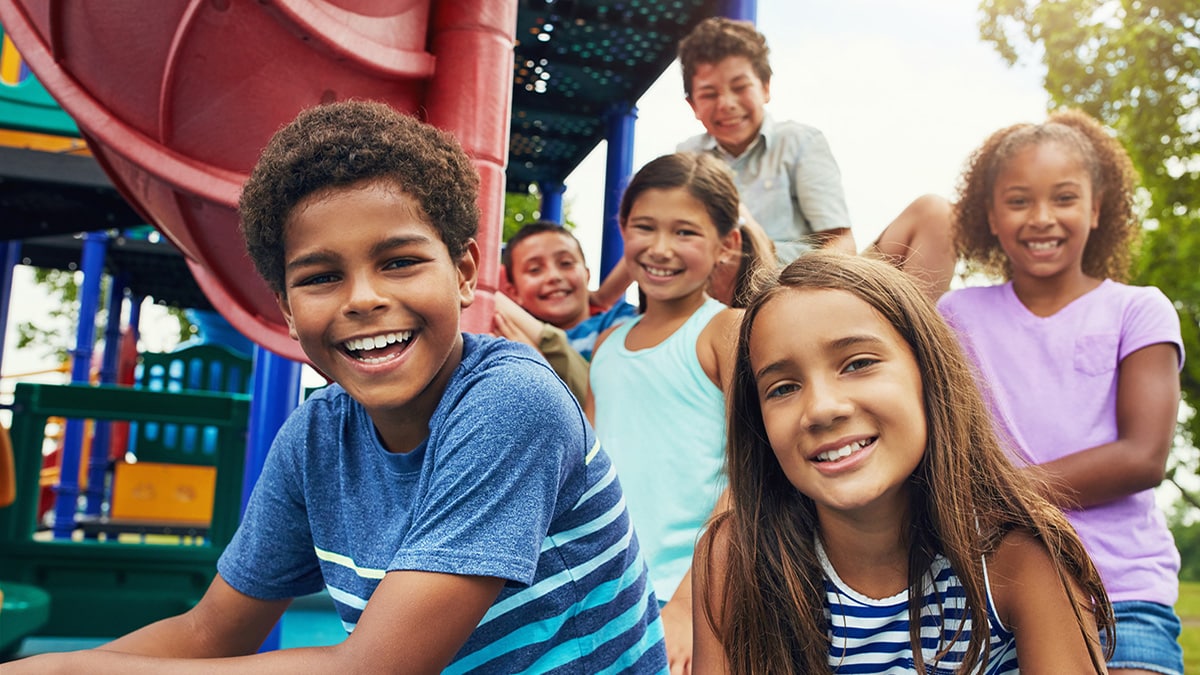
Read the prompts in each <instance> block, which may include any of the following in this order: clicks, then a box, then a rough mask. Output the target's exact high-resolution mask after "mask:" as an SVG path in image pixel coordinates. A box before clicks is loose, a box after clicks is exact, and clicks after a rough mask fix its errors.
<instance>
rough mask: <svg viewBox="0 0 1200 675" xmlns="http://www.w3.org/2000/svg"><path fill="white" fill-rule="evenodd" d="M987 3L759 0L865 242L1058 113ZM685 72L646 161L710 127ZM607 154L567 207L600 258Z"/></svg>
mask: <svg viewBox="0 0 1200 675" xmlns="http://www.w3.org/2000/svg"><path fill="white" fill-rule="evenodd" d="M977 5H978V2H977V1H976V0H906V1H905V2H902V3H900V2H891V1H890V0H804V1H803V2H796V1H795V0H759V3H758V25H759V28H760V30H761V31H762V32H763V33H764V34H765V35H766V37H767V45H768V46H769V47H770V49H771V54H770V58H771V67H772V69H773V70H774V76H773V77H772V80H771V102H770V103H769V104H768V105H767V109H768V111H769V112H770V113H771V114H772V115H773V116H774V117H775V118H776V119H794V120H796V121H799V122H803V123H806V124H810V125H812V126H815V127H817V128H818V129H820V130H821V131H822V132H824V134H825V136H826V138H827V139H828V141H829V144H830V147H831V148H832V150H833V155H834V157H835V158H836V159H837V161H838V164H839V165H840V167H841V171H842V182H843V185H844V187H845V191H846V201H847V205H848V207H849V210H850V218H851V222H852V224H853V230H854V235H855V240H856V242H857V243H858V246H859V248H860V249H862V248H863V247H865V246H866V245H867V244H868V243H870V242H871V241H873V240H874V239H875V238H876V237H877V236H878V235H879V233H880V232H881V231H882V230H883V228H884V227H885V226H886V225H887V223H888V222H890V220H891V219H892V218H893V217H895V216H896V215H897V214H898V213H899V212H900V211H901V210H902V209H903V208H904V206H905V205H907V204H908V203H909V202H910V201H912V200H913V199H915V198H916V197H918V196H920V195H921V194H924V193H930V192H932V193H935V194H941V195H944V196H946V197H952V196H953V195H954V189H955V181H956V179H957V176H958V173H959V170H960V169H961V168H962V165H963V162H964V161H965V160H966V158H967V155H968V154H969V153H970V152H971V151H972V150H973V149H974V148H975V147H976V146H977V145H978V144H979V143H980V142H982V141H983V139H984V138H985V137H986V136H987V135H988V134H990V133H991V132H992V131H994V130H996V129H998V128H1000V127H1003V126H1007V125H1009V124H1013V123H1016V122H1021V121H1038V120H1039V119H1041V118H1042V117H1044V115H1045V110H1046V105H1047V100H1048V99H1047V96H1046V94H1045V92H1044V90H1043V89H1042V86H1041V82H1042V72H1041V71H1040V70H1039V69H1035V68H1030V67H1017V68H1009V67H1008V66H1007V64H1005V63H1004V62H1003V61H1002V60H1001V59H1000V57H999V56H998V55H997V54H996V52H995V50H994V49H993V48H992V47H990V46H988V45H984V44H983V43H982V42H981V41H980V39H979V30H978V27H977V24H978V15H979V13H978V10H977ZM680 78H681V75H680V71H679V66H678V63H676V64H673V65H672V66H671V68H669V69H668V70H667V71H666V72H665V73H664V74H663V76H662V77H661V78H660V79H659V81H658V82H657V83H656V84H655V85H654V86H653V87H652V88H651V89H650V90H649V91H648V92H647V94H646V95H645V96H644V97H643V98H642V100H641V101H639V104H638V124H637V131H636V133H635V137H634V138H635V149H634V167H633V168H634V171H636V170H637V168H638V167H640V166H641V165H643V164H645V163H646V162H648V161H650V160H651V159H654V158H655V157H657V156H659V155H661V154H666V153H670V152H674V150H675V146H676V144H677V143H679V142H680V141H681V140H683V139H684V138H685V137H687V136H690V135H692V134H697V133H701V132H703V131H704V129H703V127H702V126H701V125H700V122H698V121H697V120H696V119H695V117H694V116H693V115H692V112H691V108H689V107H688V105H687V102H686V101H685V100H684V98H683V84H682V80H681V79H680ZM605 152H606V145H605V144H604V143H601V144H600V146H599V147H598V148H597V149H596V151H595V152H593V153H592V154H591V155H589V157H588V158H587V159H586V160H585V161H584V162H583V163H582V164H581V165H580V167H579V168H578V169H577V170H576V171H575V172H574V173H573V174H572V175H571V176H570V177H569V178H568V179H567V181H566V182H567V191H566V195H565V200H566V205H567V206H566V208H567V212H568V215H569V217H570V218H571V220H572V221H574V222H575V223H576V224H577V225H578V229H577V231H576V233H577V234H578V236H579V237H580V239H581V240H582V241H583V243H584V247H585V248H584V251H585V254H586V255H587V258H588V262H589V263H590V264H591V265H592V266H593V268H598V266H599V261H600V238H601V234H600V223H601V218H602V215H603V204H604V195H603V182H604V164H605ZM594 271H598V270H594ZM593 276H594V277H595V276H598V275H596V274H594V275H593ZM593 282H595V279H593Z"/></svg>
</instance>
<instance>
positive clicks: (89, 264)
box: [53, 232, 108, 539]
mask: <svg viewBox="0 0 1200 675" xmlns="http://www.w3.org/2000/svg"><path fill="white" fill-rule="evenodd" d="M107 252H108V235H107V234H105V233H103V232H88V233H86V234H84V235H83V256H82V260H81V261H80V268H81V269H82V270H83V286H82V287H81V288H80V289H79V326H78V327H77V328H76V332H75V350H74V351H73V352H72V356H71V382H73V383H76V384H87V383H88V382H89V380H90V377H89V376H90V371H91V366H92V343H93V342H95V339H96V309H97V307H98V306H99V304H100V282H101V278H102V276H103V273H104V256H105V255H106V254H107ZM82 452H83V420H80V419H72V420H67V429H66V432H65V433H64V435H63V444H62V450H61V455H62V456H61V457H59V464H58V485H57V486H55V488H54V493H55V496H54V528H53V531H54V538H55V539H69V538H70V537H71V532H72V531H74V529H75V510H76V508H77V506H78V499H79V458H80V455H81V454H82Z"/></svg>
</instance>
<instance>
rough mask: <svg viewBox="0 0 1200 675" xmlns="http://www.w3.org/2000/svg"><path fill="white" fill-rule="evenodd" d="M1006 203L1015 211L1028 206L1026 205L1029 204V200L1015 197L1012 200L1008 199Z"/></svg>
mask: <svg viewBox="0 0 1200 675" xmlns="http://www.w3.org/2000/svg"><path fill="white" fill-rule="evenodd" d="M1004 203H1005V204H1007V205H1008V206H1009V207H1011V208H1014V209H1019V208H1021V207H1022V206H1025V204H1026V203H1028V202H1027V200H1025V199H1024V198H1022V197H1014V198H1012V199H1006V200H1004Z"/></svg>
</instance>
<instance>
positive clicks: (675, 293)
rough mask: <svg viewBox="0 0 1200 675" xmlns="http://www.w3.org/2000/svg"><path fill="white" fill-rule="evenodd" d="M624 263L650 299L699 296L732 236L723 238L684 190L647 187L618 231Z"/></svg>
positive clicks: (699, 204)
mask: <svg viewBox="0 0 1200 675" xmlns="http://www.w3.org/2000/svg"><path fill="white" fill-rule="evenodd" d="M621 234H622V235H623V237H624V239H625V262H626V265H627V266H628V267H629V270H630V273H631V274H632V276H633V279H634V281H636V282H637V284H638V288H639V289H641V290H642V291H643V292H644V293H645V294H646V297H647V299H649V300H657V301H672V300H678V299H680V298H684V297H686V296H691V295H695V294H698V293H699V294H702V293H704V291H705V289H706V288H707V286H708V277H709V275H711V274H712V272H713V269H714V268H715V267H716V266H717V261H718V260H719V259H720V257H721V255H722V253H723V252H724V251H725V249H727V248H730V247H731V246H732V245H733V244H732V243H731V242H732V241H733V240H734V239H735V237H731V236H728V235H727V236H726V237H722V236H721V235H720V233H719V232H718V231H717V226H716V225H714V224H713V222H712V218H711V217H710V216H709V214H708V211H707V210H706V209H705V208H704V204H702V203H701V202H700V200H698V199H696V198H695V197H693V196H692V195H691V193H689V192H688V191H687V190H685V189H684V188H669V189H660V188H650V189H647V190H645V191H644V192H642V193H641V194H639V195H638V196H637V199H636V200H635V201H634V202H633V205H632V206H631V208H630V209H629V216H628V217H627V218H626V219H625V223H624V225H623V227H622V228H621Z"/></svg>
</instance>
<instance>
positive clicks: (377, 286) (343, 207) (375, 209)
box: [279, 180, 479, 452]
mask: <svg viewBox="0 0 1200 675" xmlns="http://www.w3.org/2000/svg"><path fill="white" fill-rule="evenodd" d="M427 221H428V218H427V217H426V216H425V213H424V212H423V211H422V209H421V207H420V205H419V204H418V203H417V202H416V201H415V200H414V199H412V198H411V197H410V196H409V195H408V194H407V193H405V192H404V191H403V190H401V189H400V188H399V186H397V185H395V184H394V183H391V182H388V181H386V180H377V181H369V182H365V183H358V184H354V185H351V186H349V187H338V188H333V189H329V190H325V191H322V192H320V193H317V194H314V195H311V196H309V197H308V198H306V199H305V200H303V201H301V202H300V203H299V204H298V205H297V206H296V208H295V210H294V211H293V213H292V214H291V217H290V218H289V219H288V221H287V231H286V235H285V238H284V239H285V246H284V263H285V272H284V288H285V294H284V295H281V296H280V297H279V306H280V308H281V309H282V310H283V314H284V317H285V318H286V319H287V322H288V327H289V328H290V330H291V334H292V337H293V338H295V339H296V340H299V341H300V346H301V347H302V348H303V349H304V353H305V354H307V355H308V358H309V359H311V360H312V362H313V365H314V366H316V367H317V369H318V370H320V371H321V372H323V373H324V374H325V375H326V376H328V377H330V378H332V379H333V380H334V381H336V382H337V383H338V384H340V385H342V387H343V388H345V389H346V391H347V392H348V393H349V394H350V396H352V397H353V398H354V399H355V400H357V401H358V402H359V403H361V404H362V405H363V406H364V407H365V408H366V410H367V412H368V414H370V416H371V419H372V420H373V421H374V423H375V426H376V428H377V429H378V430H379V433H380V436H381V437H382V439H383V441H384V444H385V446H387V448H388V449H389V450H391V451H393V452H407V451H409V450H412V449H413V448H415V447H416V445H418V444H419V443H420V442H421V441H423V440H424V439H425V437H426V435H427V434H428V422H429V418H430V416H431V415H432V414H433V411H434V409H435V408H436V407H437V404H438V402H439V401H440V399H441V396H442V392H443V391H444V389H445V386H446V383H447V382H448V381H449V379H450V376H451V374H452V373H453V372H454V369H455V368H456V367H457V366H458V363H459V361H460V360H461V358H462V335H461V333H460V332H459V316H460V314H461V312H462V309H463V308H464V307H466V306H468V305H470V304H471V301H472V300H473V299H474V293H475V282H476V272H477V263H478V257H479V249H478V247H477V246H476V244H475V242H474V241H471V242H470V244H469V245H468V247H467V252H466V253H465V254H464V255H463V256H462V258H461V259H459V260H454V259H452V258H451V257H450V253H449V250H448V249H447V248H446V244H445V243H444V242H443V241H442V238H441V236H440V234H439V233H438V231H437V230H435V229H434V228H433V227H432V226H431V225H429V224H428V222H427Z"/></svg>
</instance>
